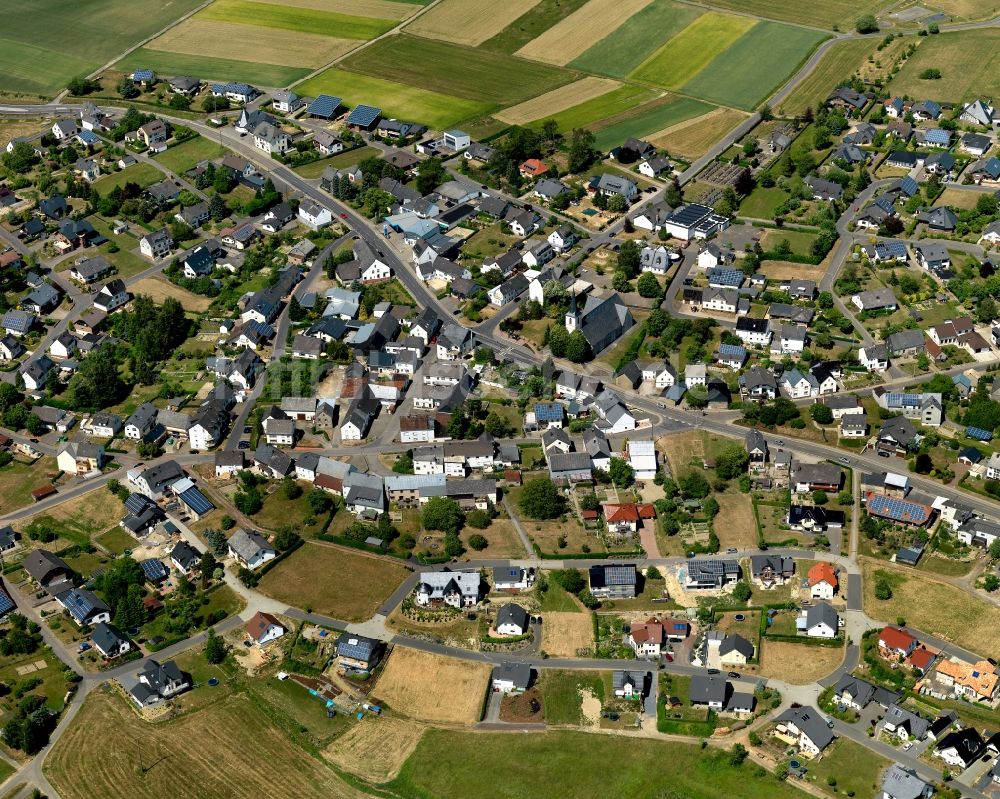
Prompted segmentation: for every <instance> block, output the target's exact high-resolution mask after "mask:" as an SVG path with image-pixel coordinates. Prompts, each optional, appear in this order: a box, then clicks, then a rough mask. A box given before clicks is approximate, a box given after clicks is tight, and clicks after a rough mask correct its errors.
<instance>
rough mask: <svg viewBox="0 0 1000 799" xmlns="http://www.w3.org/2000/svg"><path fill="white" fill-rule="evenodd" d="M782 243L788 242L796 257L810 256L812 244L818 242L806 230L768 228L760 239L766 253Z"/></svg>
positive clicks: (813, 235)
mask: <svg viewBox="0 0 1000 799" xmlns="http://www.w3.org/2000/svg"><path fill="white" fill-rule="evenodd" d="M782 241H787V242H788V244H789V245H790V246H791V248H792V253H794V254H795V255H809V253H810V251H811V248H812V244H813V242H814V241H816V236H815V234H813V233H807V232H806V231H804V230H790V229H788V228H784V229H782V230H775V229H774V228H766V229H765V230H764V231H763V233H762V235H761V237H760V246H761V247H763V248H764V251H765V252H771V251H773V250H774V249H775V248H776V247H777V246H778V245H779V244H780V243H781V242H782Z"/></svg>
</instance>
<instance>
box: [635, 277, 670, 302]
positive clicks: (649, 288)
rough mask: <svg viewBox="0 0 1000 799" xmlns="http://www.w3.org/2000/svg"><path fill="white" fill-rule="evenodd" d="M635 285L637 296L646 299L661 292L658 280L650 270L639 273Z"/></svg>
mask: <svg viewBox="0 0 1000 799" xmlns="http://www.w3.org/2000/svg"><path fill="white" fill-rule="evenodd" d="M635 285H636V288H637V289H638V290H639V296H640V297H645V298H646V299H648V300H651V299H653V298H654V297H659V296H660V294H661V293H662V292H663V289H662V288H660V281H659V280H657V279H656V275H654V274H653V273H652V272H643V273H642V274H641V275H639V281H638V282H637V283H636V284H635Z"/></svg>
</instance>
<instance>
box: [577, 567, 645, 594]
mask: <svg viewBox="0 0 1000 799" xmlns="http://www.w3.org/2000/svg"><path fill="white" fill-rule="evenodd" d="M589 578H590V591H591V593H592V594H593V595H594V596H595V597H597V598H598V599H634V598H635V596H636V571H635V565H634V564H631V563H623V564H617V563H616V564H595V565H594V566H591V567H590V569H589Z"/></svg>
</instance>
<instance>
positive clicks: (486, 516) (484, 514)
mask: <svg viewBox="0 0 1000 799" xmlns="http://www.w3.org/2000/svg"><path fill="white" fill-rule="evenodd" d="M491 521H493V519H492V517H491V516H490V513H489V511H485V510H480V509H479V508H476V509H475V510H470V511H469V512H468V513H467V514H465V523H466V524H468V525H469V527H475V528H476V529H477V530H485V529H486V528H487V527H489V526H490V522H491ZM473 549H475V547H473Z"/></svg>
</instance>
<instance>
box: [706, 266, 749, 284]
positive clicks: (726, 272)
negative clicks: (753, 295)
mask: <svg viewBox="0 0 1000 799" xmlns="http://www.w3.org/2000/svg"><path fill="white" fill-rule="evenodd" d="M745 279H746V275H744V274H743V272H742V271H741V270H739V269H713V270H712V271H711V272H709V273H708V282H709V283H717V284H721V285H724V286H741V285H743V281H744V280H745Z"/></svg>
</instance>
